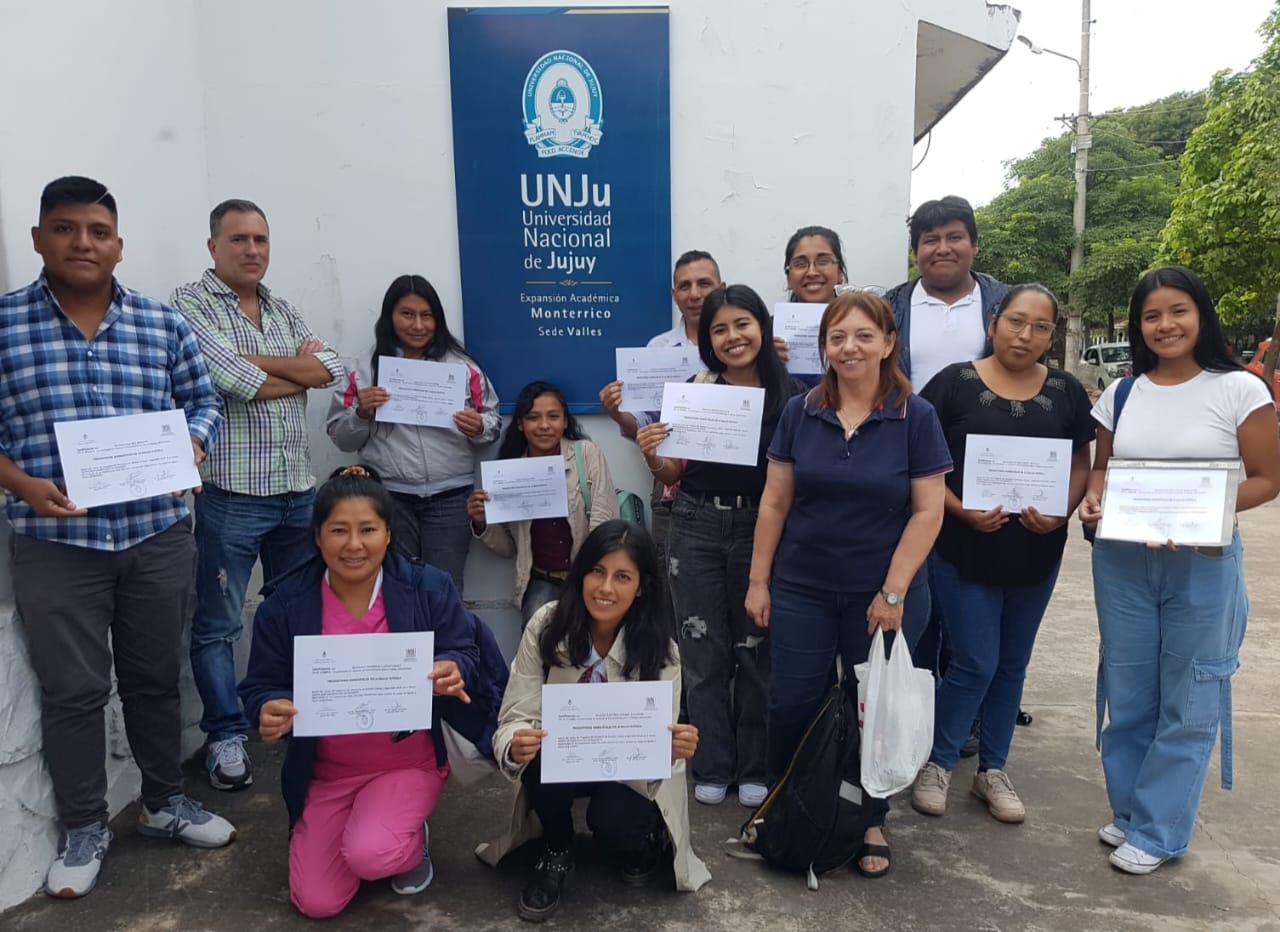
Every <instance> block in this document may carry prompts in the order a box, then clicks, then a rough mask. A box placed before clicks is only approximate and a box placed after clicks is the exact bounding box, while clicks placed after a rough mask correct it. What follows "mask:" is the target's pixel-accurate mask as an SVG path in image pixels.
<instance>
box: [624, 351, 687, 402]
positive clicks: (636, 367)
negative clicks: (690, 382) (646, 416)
mask: <svg viewBox="0 0 1280 932" xmlns="http://www.w3.org/2000/svg"><path fill="white" fill-rule="evenodd" d="M614 355H615V356H616V357H617V364H618V378H619V379H621V380H622V404H621V406H620V407H621V410H623V411H657V410H659V409H661V407H662V388H663V386H664V385H665V384H666V383H667V382H683V381H685V380H687V379H688V378H689V376H691V375H693V374H694V373H695V372H698V371H699V370H700V369H701V368H702V357H701V356H699V355H698V348H697V347H696V346H654V347H645V348H643V349H639V348H637V349H626V348H619V349H617V350H615V351H614Z"/></svg>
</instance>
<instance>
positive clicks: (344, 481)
mask: <svg viewBox="0 0 1280 932" xmlns="http://www.w3.org/2000/svg"><path fill="white" fill-rule="evenodd" d="M348 498H367V499H368V500H369V502H370V504H372V505H373V510H374V511H375V512H377V514H378V517H379V518H381V519H382V520H383V521H385V522H387V527H391V515H392V514H393V513H394V512H395V508H396V506H395V502H393V501H392V500H391V493H390V492H388V491H387V489H386V487H385V486H384V485H383V484H382V477H381V476H379V475H378V473H377V470H375V469H374V468H373V467H372V466H364V465H357V466H339V467H338V468H337V469H335V470H334V471H333V472H331V473H330V474H329V478H328V479H327V480H325V482H324V484H323V485H321V486H320V488H318V489H317V490H316V498H315V503H314V504H313V505H312V506H311V535H312V536H313V537H314V536H315V535H316V534H317V533H318V532H319V530H320V528H322V527H324V523H325V522H326V521H328V520H329V515H331V514H333V509H334V508H336V507H337V505H338V502H341V501H344V500H345V499H348ZM387 552H388V553H390V551H389V550H388V551H387Z"/></svg>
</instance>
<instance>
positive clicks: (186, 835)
mask: <svg viewBox="0 0 1280 932" xmlns="http://www.w3.org/2000/svg"><path fill="white" fill-rule="evenodd" d="M138 832H139V833H140V834H142V835H149V836H151V837H152V838H176V839H177V840H178V841H182V842H186V843H187V844H189V845H191V846H192V847H194V848H221V847H222V846H223V845H229V844H231V842H233V841H235V840H236V829H235V826H233V825H232V824H231V823H230V822H228V821H227V820H226V819H224V818H222V816H217V815H214V814H213V813H212V812H206V811H205V809H204V807H203V806H201V805H200V804H199V803H198V802H196V801H195V800H194V799H192V798H191V797H190V796H184V795H183V794H181V793H178V794H177V795H175V796H170V797H169V801H168V803H166V804H165V805H164V807H163V808H162V809H160V810H158V811H152V810H151V809H150V808H148V807H147V806H146V805H143V807H142V813H141V815H139V816H138Z"/></svg>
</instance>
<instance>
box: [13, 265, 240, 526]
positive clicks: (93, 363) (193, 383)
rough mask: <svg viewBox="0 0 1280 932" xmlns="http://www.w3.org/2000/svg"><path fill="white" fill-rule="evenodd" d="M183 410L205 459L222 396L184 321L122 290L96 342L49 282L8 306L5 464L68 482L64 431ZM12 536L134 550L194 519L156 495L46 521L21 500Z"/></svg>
mask: <svg viewBox="0 0 1280 932" xmlns="http://www.w3.org/2000/svg"><path fill="white" fill-rule="evenodd" d="M174 407H179V408H182V409H183V411H185V412H186V415H187V425H188V428H189V430H190V431H191V436H192V437H194V438H195V439H197V440H199V441H200V442H201V443H202V444H203V445H204V448H205V450H206V451H208V450H209V449H211V448H213V447H214V446H215V443H214V441H215V440H216V439H217V437H218V431H219V429H220V428H221V426H222V412H221V405H220V404H219V400H218V393H217V391H216V390H215V389H214V387H213V383H212V382H211V381H210V380H209V372H208V370H207V369H206V368H205V364H204V360H203V358H202V357H201V355H200V347H199V344H198V343H197V342H196V338H195V336H194V334H192V332H191V328H190V326H188V324H187V321H186V320H185V319H184V318H183V316H182V315H181V314H179V313H178V312H177V311H175V310H174V309H173V308H171V307H168V306H167V305H164V304H161V303H160V302H159V301H155V300H152V299H151V298H148V297H145V296H143V295H140V294H138V293H137V292H136V291H131V290H129V289H128V288H124V287H122V286H121V285H119V284H118V283H113V295H112V299H111V307H110V308H109V309H108V310H107V315H106V317H104V318H103V320H102V323H101V324H100V325H99V326H98V332H97V333H96V334H94V337H93V340H92V341H90V340H86V339H85V338H84V335H83V334H82V333H81V332H80V331H79V330H78V329H77V328H76V326H75V324H73V323H72V322H71V321H70V320H68V319H67V317H66V316H65V315H64V314H63V313H62V309H61V308H60V307H59V306H58V302H57V299H56V298H54V296H53V292H51V291H50V290H49V286H48V283H47V281H46V280H45V277H44V274H43V273H41V275H40V277H39V278H38V279H36V281H35V282H34V283H33V284H31V285H30V286H28V287H26V288H23V289H22V290H20V291H14V292H12V293H10V294H7V295H4V296H2V297H0V454H3V455H4V456H7V457H9V459H11V460H13V462H14V463H15V464H16V465H17V466H18V467H19V468H21V469H22V470H23V471H24V472H26V473H27V474H28V475H30V476H34V477H37V478H40V479H49V480H52V481H53V482H56V483H59V484H61V483H62V482H63V475H62V464H61V462H60V461H59V459H58V444H57V440H56V438H55V437H54V433H53V425H54V422H56V421H75V420H82V419H86V418H98V417H114V416H116V415H122V414H144V413H148V412H152V411H167V410H170V409H172V408H174ZM5 511H6V513H7V514H8V516H9V520H10V521H11V522H12V523H13V528H14V530H15V531H17V532H18V533H19V534H26V535H28V536H30V537H36V538H39V539H41V540H49V541H54V542H56V543H62V544H71V545H73V546H76V547H90V548H93V549H95V550H125V549H127V548H129V547H132V546H134V545H135V544H138V543H141V542H142V541H144V540H146V539H147V538H149V537H152V536H154V535H156V534H159V533H160V532H161V531H164V530H166V529H168V528H169V527H171V526H173V525H174V524H176V523H177V522H178V521H180V520H182V519H183V518H185V517H186V516H187V506H186V503H185V502H184V501H183V499H182V498H180V497H177V496H173V495H157V496H155V497H153V498H145V499H141V500H139V501H132V502H122V503H120V504H116V505H101V506H98V507H96V508H90V509H89V513H88V514H87V515H86V516H84V517H76V518H41V517H38V516H37V515H36V513H35V511H34V510H33V509H32V508H31V506H30V505H28V504H27V503H26V502H24V501H22V500H21V499H19V498H18V497H17V496H15V495H13V493H8V494H7V495H6V497H5Z"/></svg>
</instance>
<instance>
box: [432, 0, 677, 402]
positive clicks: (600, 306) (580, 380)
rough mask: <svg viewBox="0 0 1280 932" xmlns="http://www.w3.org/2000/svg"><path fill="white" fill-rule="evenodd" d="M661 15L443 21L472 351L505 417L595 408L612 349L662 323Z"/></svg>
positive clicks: (665, 228) (529, 13) (666, 174)
mask: <svg viewBox="0 0 1280 932" xmlns="http://www.w3.org/2000/svg"><path fill="white" fill-rule="evenodd" d="M668 63H669V52H668V41H667V11H666V9H664V8H657V7H646V8H643V9H637V10H620V9H618V8H586V7H582V8H527V9H526V8H519V9H517V8H511V9H508V8H490V9H475V8H467V9H461V8H457V9H450V10H449V71H450V76H451V93H452V104H453V158H454V178H455V183H456V186H457V195H458V247H459V253H460V259H461V270H462V299H463V320H464V326H465V332H466V345H467V349H468V351H470V352H471V353H472V354H474V355H475V357H476V359H477V360H478V361H479V362H480V364H481V365H482V366H483V367H484V369H485V371H486V372H487V373H488V374H489V376H490V378H492V379H493V381H494V383H495V385H496V387H497V390H498V394H499V396H500V397H501V399H502V400H503V402H504V404H503V408H504V409H505V410H507V411H510V406H511V403H512V402H513V401H514V400H515V396H516V394H517V393H518V392H519V390H520V389H521V387H523V386H524V385H526V384H527V383H529V382H532V381H534V380H544V381H549V382H554V383H556V384H557V385H559V386H560V388H561V389H563V390H564V392H565V396H566V398H567V399H568V401H569V404H570V406H571V407H572V408H573V410H575V411H590V410H598V409H599V403H598V399H597V393H598V392H599V390H600V386H602V385H604V384H605V383H606V382H609V381H611V380H612V379H613V377H614V353H613V350H614V348H615V347H618V346H643V345H645V343H647V342H648V340H649V338H650V337H652V336H653V335H654V334H655V333H658V332H660V331H662V330H666V329H668V328H669V327H670V320H671V311H670V299H669V289H670V280H671V270H670V263H671V133H670V81H669V72H668Z"/></svg>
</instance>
